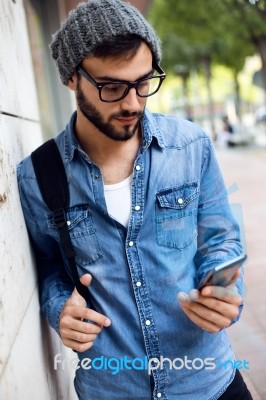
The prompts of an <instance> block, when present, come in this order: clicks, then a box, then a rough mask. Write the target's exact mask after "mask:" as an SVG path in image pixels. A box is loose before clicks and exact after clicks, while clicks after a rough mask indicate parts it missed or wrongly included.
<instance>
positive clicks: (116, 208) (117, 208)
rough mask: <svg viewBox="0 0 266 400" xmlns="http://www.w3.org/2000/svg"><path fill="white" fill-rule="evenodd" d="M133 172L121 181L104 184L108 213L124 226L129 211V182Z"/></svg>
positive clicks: (126, 223)
mask: <svg viewBox="0 0 266 400" xmlns="http://www.w3.org/2000/svg"><path fill="white" fill-rule="evenodd" d="M132 178H133V174H131V175H130V176H129V177H128V178H126V179H125V180H123V181H122V182H118V183H115V184H113V185H104V195H105V202H106V206H107V210H108V214H109V215H110V216H111V217H112V218H114V219H115V220H116V221H118V222H120V224H122V225H124V226H125V227H126V228H127V226H128V221H129V217H130V211H131V183H132Z"/></svg>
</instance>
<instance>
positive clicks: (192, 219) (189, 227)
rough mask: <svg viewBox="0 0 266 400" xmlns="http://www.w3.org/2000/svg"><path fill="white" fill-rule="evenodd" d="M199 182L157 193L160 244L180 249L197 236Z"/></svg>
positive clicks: (157, 221) (157, 226) (157, 237)
mask: <svg viewBox="0 0 266 400" xmlns="http://www.w3.org/2000/svg"><path fill="white" fill-rule="evenodd" d="M198 193H199V188H198V183H197V182H192V183H187V184H184V185H182V186H179V187H173V188H169V189H165V190H161V191H159V192H158V193H157V194H156V239H157V243H158V244H159V245H160V246H166V247H173V248H176V249H179V250H182V249H184V248H185V247H187V246H188V245H189V244H191V243H192V242H193V241H194V239H195V238H196V236H197V205H198Z"/></svg>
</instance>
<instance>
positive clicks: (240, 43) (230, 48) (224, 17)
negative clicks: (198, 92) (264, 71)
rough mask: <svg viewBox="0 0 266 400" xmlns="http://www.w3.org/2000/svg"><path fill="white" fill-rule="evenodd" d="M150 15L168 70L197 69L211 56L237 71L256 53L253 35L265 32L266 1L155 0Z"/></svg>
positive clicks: (164, 63) (217, 61)
mask: <svg viewBox="0 0 266 400" xmlns="http://www.w3.org/2000/svg"><path fill="white" fill-rule="evenodd" d="M252 1H253V0H252ZM254 1H255V0H254ZM149 18H150V21H151V23H152V24H153V26H154V27H155V29H156V30H157V32H158V34H159V36H160V37H161V38H162V42H163V52H164V59H163V65H164V66H165V68H166V69H167V70H168V72H170V71H174V68H175V65H176V64H178V65H179V64H182V65H185V66H187V68H189V69H191V67H192V66H194V68H195V67H196V68H198V67H199V65H200V60H201V59H202V58H204V57H209V58H210V59H212V60H214V61H215V62H216V63H219V64H224V65H226V66H228V67H230V68H231V69H232V70H234V71H235V73H237V72H239V71H240V70H241V69H242V67H243V65H244V61H245V58H246V57H247V56H249V55H252V54H253V53H255V47H254V44H253V39H252V38H254V35H255V34H256V35H259V34H264V33H265V35H266V23H265V20H266V0H259V1H258V2H256V5H253V4H251V3H250V2H249V1H248V0H206V1H202V0H190V1H187V0H167V1H165V0H154V2H153V6H152V8H151V11H150V15H149Z"/></svg>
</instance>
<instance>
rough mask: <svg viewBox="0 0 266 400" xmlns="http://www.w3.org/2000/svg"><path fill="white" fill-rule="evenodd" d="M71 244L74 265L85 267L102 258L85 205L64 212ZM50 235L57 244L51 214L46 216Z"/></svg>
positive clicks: (89, 214)
mask: <svg viewBox="0 0 266 400" xmlns="http://www.w3.org/2000/svg"><path fill="white" fill-rule="evenodd" d="M66 218H67V221H68V222H67V224H68V229H69V235H70V238H71V243H72V245H73V248H74V250H75V254H76V263H77V264H79V265H81V266H86V265H88V264H91V263H93V262H95V261H96V260H97V259H98V258H100V257H102V256H103V255H102V249H101V247H100V244H99V241H98V237H97V233H96V229H95V226H94V223H93V220H92V216H91V213H90V212H89V208H88V206H87V205H79V206H75V207H71V208H69V209H68V211H67V212H66ZM47 223H48V229H49V232H50V234H51V235H52V236H53V237H54V238H55V239H56V240H57V241H58V242H59V231H58V228H57V227H56V226H55V224H54V221H53V216H52V214H48V215H47Z"/></svg>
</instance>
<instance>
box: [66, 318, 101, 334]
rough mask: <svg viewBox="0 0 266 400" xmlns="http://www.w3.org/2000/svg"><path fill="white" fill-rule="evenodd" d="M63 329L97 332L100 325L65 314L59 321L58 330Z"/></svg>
mask: <svg viewBox="0 0 266 400" xmlns="http://www.w3.org/2000/svg"><path fill="white" fill-rule="evenodd" d="M63 330H73V331H77V332H81V333H85V334H98V333H100V332H101V331H102V327H101V326H99V325H96V324H91V323H90V322H83V321H80V320H78V319H74V318H73V317H70V316H69V315H65V316H64V317H62V319H61V321H60V331H61V332H63Z"/></svg>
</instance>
